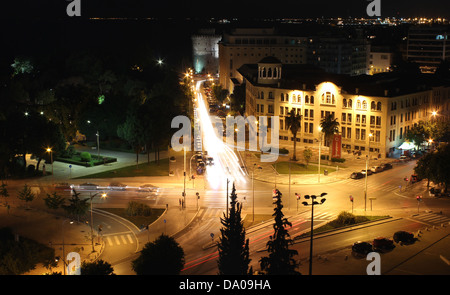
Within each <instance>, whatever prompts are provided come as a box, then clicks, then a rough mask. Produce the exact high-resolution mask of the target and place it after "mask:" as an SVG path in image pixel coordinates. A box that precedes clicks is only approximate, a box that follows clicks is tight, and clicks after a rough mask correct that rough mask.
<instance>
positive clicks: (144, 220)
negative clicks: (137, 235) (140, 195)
mask: <svg viewBox="0 0 450 295" xmlns="http://www.w3.org/2000/svg"><path fill="white" fill-rule="evenodd" d="M100 210H104V211H106V212H109V213H112V214H115V215H117V216H120V217H122V218H125V219H127V220H129V221H131V222H132V223H134V224H135V225H136V226H137V227H139V228H140V227H141V225H148V224H151V223H153V222H154V221H155V220H156V219H158V218H159V217H160V216H161V215H162V214H163V213H164V209H156V208H152V209H151V212H152V213H151V215H149V216H128V215H127V214H125V208H100Z"/></svg>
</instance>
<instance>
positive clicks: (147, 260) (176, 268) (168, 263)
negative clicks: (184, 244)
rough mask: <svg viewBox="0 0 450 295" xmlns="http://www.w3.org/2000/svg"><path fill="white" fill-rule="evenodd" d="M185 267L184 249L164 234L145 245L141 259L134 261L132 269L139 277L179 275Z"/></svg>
mask: <svg viewBox="0 0 450 295" xmlns="http://www.w3.org/2000/svg"><path fill="white" fill-rule="evenodd" d="M183 266H184V251H183V248H181V247H180V245H179V244H178V243H177V242H176V241H175V239H174V238H172V237H169V236H166V235H164V234H161V235H160V236H159V237H158V238H157V239H156V240H155V241H153V242H149V243H147V244H145V246H144V248H143V249H142V250H141V253H140V255H139V257H138V258H137V259H136V260H133V261H132V269H133V270H134V271H135V272H136V274H137V275H157V274H158V275H178V274H180V272H181V270H182V269H183Z"/></svg>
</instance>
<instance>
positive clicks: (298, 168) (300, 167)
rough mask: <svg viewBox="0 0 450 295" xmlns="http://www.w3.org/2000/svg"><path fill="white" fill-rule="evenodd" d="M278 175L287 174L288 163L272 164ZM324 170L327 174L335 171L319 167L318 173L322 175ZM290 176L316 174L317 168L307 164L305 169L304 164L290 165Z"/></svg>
mask: <svg viewBox="0 0 450 295" xmlns="http://www.w3.org/2000/svg"><path fill="white" fill-rule="evenodd" d="M272 166H273V167H274V168H275V169H276V170H277V172H278V173H279V174H289V162H278V163H276V164H275V163H274V164H272ZM324 170H328V173H331V172H334V171H336V169H335V168H331V167H327V166H323V165H321V166H320V173H321V174H323V172H324ZM291 174H317V166H315V165H311V164H309V165H308V167H306V165H305V164H301V163H291Z"/></svg>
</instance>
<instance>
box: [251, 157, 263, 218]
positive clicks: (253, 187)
mask: <svg viewBox="0 0 450 295" xmlns="http://www.w3.org/2000/svg"><path fill="white" fill-rule="evenodd" d="M255 166H256V163H253V170H252V190H253V198H252V200H253V201H252V203H253V206H252V207H253V208H252V222H255ZM258 169H262V167H261V166H258Z"/></svg>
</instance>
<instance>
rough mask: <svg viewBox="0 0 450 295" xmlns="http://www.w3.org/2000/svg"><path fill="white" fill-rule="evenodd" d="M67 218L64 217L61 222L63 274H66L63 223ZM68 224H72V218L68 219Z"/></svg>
mask: <svg viewBox="0 0 450 295" xmlns="http://www.w3.org/2000/svg"><path fill="white" fill-rule="evenodd" d="M67 220H68V219H65V220H64V221H63V222H62V223H61V232H62V250H63V259H62V261H63V268H64V275H66V251H65V248H64V246H65V243H64V223H66V221H67ZM69 223H70V224H73V220H70V222H69Z"/></svg>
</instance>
